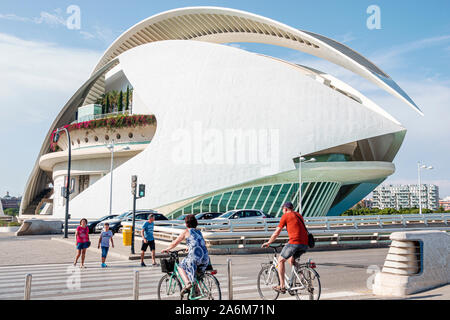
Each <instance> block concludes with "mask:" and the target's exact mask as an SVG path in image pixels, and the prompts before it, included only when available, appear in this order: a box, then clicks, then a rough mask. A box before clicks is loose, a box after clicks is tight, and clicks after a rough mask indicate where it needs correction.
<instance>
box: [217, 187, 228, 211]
mask: <svg viewBox="0 0 450 320" xmlns="http://www.w3.org/2000/svg"><path fill="white" fill-rule="evenodd" d="M230 197H231V192H227V193H224V195H223V197H222V200H220V203H219V211H222V212H225V211H227V203H228V200H230Z"/></svg>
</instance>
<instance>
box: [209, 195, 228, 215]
mask: <svg viewBox="0 0 450 320" xmlns="http://www.w3.org/2000/svg"><path fill="white" fill-rule="evenodd" d="M221 197H222V195H221V194H217V195H215V196H214V197H213V198H212V201H211V211H217V212H221V211H220V210H219V201H220V198H221ZM225 211H226V210H223V211H222V212H225Z"/></svg>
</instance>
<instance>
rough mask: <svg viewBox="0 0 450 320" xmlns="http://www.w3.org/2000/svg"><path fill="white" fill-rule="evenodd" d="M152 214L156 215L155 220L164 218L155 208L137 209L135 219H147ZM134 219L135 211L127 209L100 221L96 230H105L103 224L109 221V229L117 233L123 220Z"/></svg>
mask: <svg viewBox="0 0 450 320" xmlns="http://www.w3.org/2000/svg"><path fill="white" fill-rule="evenodd" d="M150 214H154V215H155V220H158V219H163V218H161V216H162V217H164V216H163V215H162V214H160V213H157V212H155V211H154V210H137V211H136V217H135V219H136V221H141V220H144V221H145V220H148V216H149V215H150ZM164 218H165V220H167V218H166V217H164ZM132 220H133V212H132V211H126V212H124V213H122V214H121V215H119V216H117V217H115V218H113V219H110V220H105V221H102V222H100V223H98V224H97V226H96V227H95V230H96V231H101V230H103V226H104V225H105V223H109V229H110V230H111V231H112V232H113V233H116V232H119V230H120V228H121V227H122V222H124V221H132Z"/></svg>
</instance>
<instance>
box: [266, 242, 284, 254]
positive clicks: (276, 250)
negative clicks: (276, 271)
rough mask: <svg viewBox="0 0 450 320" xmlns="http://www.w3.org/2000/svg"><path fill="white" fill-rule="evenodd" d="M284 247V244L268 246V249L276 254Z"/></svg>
mask: <svg viewBox="0 0 450 320" xmlns="http://www.w3.org/2000/svg"><path fill="white" fill-rule="evenodd" d="M284 246H285V245H284V244H279V245H276V246H272V245H269V248H272V249H273V251H274V252H275V253H278V248H282V247H284Z"/></svg>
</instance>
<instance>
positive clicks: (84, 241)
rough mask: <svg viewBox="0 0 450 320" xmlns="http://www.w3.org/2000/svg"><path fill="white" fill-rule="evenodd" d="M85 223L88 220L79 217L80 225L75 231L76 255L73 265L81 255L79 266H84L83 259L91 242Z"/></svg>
mask: <svg viewBox="0 0 450 320" xmlns="http://www.w3.org/2000/svg"><path fill="white" fill-rule="evenodd" d="M87 223H88V221H87V219H86V218H83V219H81V220H80V225H79V226H78V227H77V230H76V231H75V239H76V246H77V256H76V258H75V262H74V263H73V265H74V266H76V265H77V263H78V258H80V255H81V268H86V266H85V265H84V259H85V258H86V249H87V248H89V246H90V245H91V242H90V241H89V228H88V227H87Z"/></svg>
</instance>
